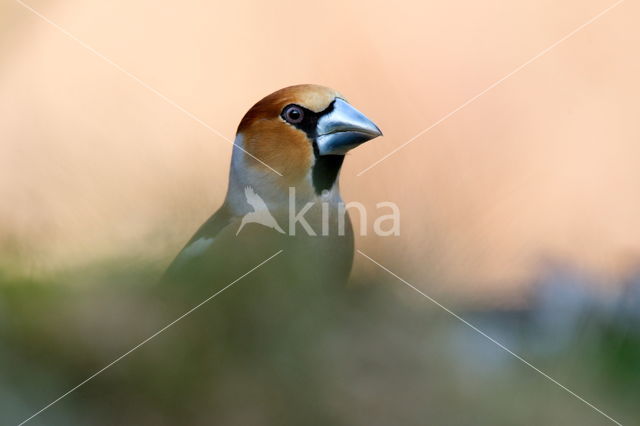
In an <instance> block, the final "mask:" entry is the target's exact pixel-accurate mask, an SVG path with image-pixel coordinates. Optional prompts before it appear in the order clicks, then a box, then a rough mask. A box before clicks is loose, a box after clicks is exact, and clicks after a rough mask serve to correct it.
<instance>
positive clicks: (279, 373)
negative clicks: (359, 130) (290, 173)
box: [0, 261, 640, 425]
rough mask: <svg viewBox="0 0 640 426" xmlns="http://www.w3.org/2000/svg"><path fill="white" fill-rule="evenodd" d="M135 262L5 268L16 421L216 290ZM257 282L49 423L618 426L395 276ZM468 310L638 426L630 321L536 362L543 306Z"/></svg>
mask: <svg viewBox="0 0 640 426" xmlns="http://www.w3.org/2000/svg"><path fill="white" fill-rule="evenodd" d="M134 265H135V262H132V261H120V262H109V263H108V264H103V265H98V266H96V267H94V268H86V269H83V270H81V271H73V272H70V273H67V274H63V275H60V276H58V277H53V278H51V279H50V280H33V279H28V278H25V277H24V276H20V275H15V274H14V275H8V274H4V275H1V276H0V423H1V424H17V423H19V422H20V421H21V420H24V419H25V418H27V417H28V416H30V415H31V414H33V413H34V412H35V411H37V410H38V409H40V408H42V407H43V406H44V405H46V404H47V403H49V402H51V401H52V400H54V399H55V398H57V397H58V396H60V395H61V394H63V393H64V392H66V391H67V390H69V389H71V388H72V387H73V386H75V385H77V384H78V383H80V382H82V381H83V380H84V379H85V378H87V377H88V376H90V375H91V374H93V373H94V372H96V371H98V370H99V369H101V368H103V367H104V366H105V365H107V364H108V363H110V362H111V361H113V360H114V359H116V358H117V357H119V356H120V355H121V354H123V353H125V352H127V351H128V350H129V349H130V348H132V347H134V346H135V345H137V344H138V343H139V342H141V341H143V340H144V339H145V338H147V337H148V336H150V335H152V334H153V333H155V332H156V331H157V330H159V329H160V328H162V327H163V326H164V325H166V324H168V323H170V322H171V321H172V320H174V319H175V318H176V317H178V315H180V314H181V313H183V312H185V311H186V310H187V309H189V308H190V307H191V306H193V305H194V304H195V303H197V302H199V301H200V300H202V299H204V298H205V297H207V296H208V295H210V294H213V293H214V292H215V290H216V289H214V288H212V289H207V288H200V289H188V290H187V288H185V291H184V292H183V291H181V290H180V289H170V290H169V291H167V289H162V287H158V286H157V285H156V282H157V280H158V277H159V275H160V273H159V272H160V271H158V270H157V269H156V268H154V267H153V266H147V267H135V266H134ZM247 283H248V284H251V285H255V283H254V282H251V281H250V280H247V282H243V281H242V280H241V281H239V282H238V283H237V284H236V285H234V286H233V287H231V288H229V289H228V291H226V292H224V293H222V294H220V295H219V296H218V297H216V298H215V299H212V300H211V301H210V302H208V303H207V304H205V305H203V306H202V307H201V308H200V309H198V310H197V311H195V312H193V314H191V315H189V316H187V317H185V318H184V319H183V320H181V321H180V322H178V323H176V324H175V325H174V326H172V327H170V328H169V329H167V330H166V331H165V332H164V333H162V334H160V335H158V336H157V337H155V338H154V339H152V340H151V341H149V342H148V343H147V344H145V345H143V346H142V347H140V348H139V349H138V350H136V351H134V352H133V353H131V354H130V355H129V356H127V357H125V358H124V359H122V360H121V361H120V362H118V363H117V364H115V365H113V366H112V367H111V368H109V369H107V370H106V371H104V372H103V373H102V374H100V375H98V376H97V377H96V378H94V379H93V380H91V381H89V382H88V383H86V384H85V385H83V386H82V387H80V388H78V389H77V390H76V391H75V392H73V393H71V394H70V395H69V396H67V397H66V398H64V399H62V400H61V401H60V402H58V403H57V404H55V405H54V406H52V407H51V408H50V409H48V410H47V411H45V412H43V413H42V414H41V415H39V416H38V417H36V418H34V419H33V420H32V421H31V424H34V425H36V424H42V425H75V424H78V425H80V424H92V425H114V424H135V425H175V424H184V425H210V424H216V425H300V424H312V425H313V424H317V425H389V424H400V425H426V424H460V425H463V424H469V425H471V424H473V425H484V424H486V425H514V424H542V423H548V424H584V425H596V424H598V425H599V424H606V423H607V421H606V419H605V418H604V417H602V416H601V415H600V414H598V413H597V412H595V411H594V410H592V409H591V408H589V407H588V406H586V405H585V404H583V403H582V402H580V401H578V400H577V399H576V398H574V397H572V396H571V395H569V394H568V393H566V392H565V391H564V390H562V389H560V388H559V387H558V386H556V385H555V384H553V383H551V382H549V381H548V380H547V379H545V378H543V377H542V376H540V375H539V374H537V373H536V372H534V371H533V370H531V369H530V368H529V367H527V366H525V365H523V364H522V363H521V362H519V361H517V360H516V359H514V358H513V357H511V356H509V355H508V354H505V352H504V351H502V350H501V349H500V348H498V347H496V346H495V345H494V344H493V343H491V342H489V341H487V340H486V339H485V338H483V337H482V336H479V335H478V334H477V333H476V332H474V331H473V330H471V329H469V328H468V327H466V326H465V325H463V324H461V323H460V322H459V321H457V320H456V319H455V318H452V317H451V316H450V315H449V314H447V313H446V312H444V311H442V310H440V309H439V308H437V307H436V306H434V305H433V304H431V303H429V302H428V301H427V300H426V299H424V298H422V297H421V296H420V295H418V294H417V293H415V292H413V291H411V290H410V289H408V288H406V287H402V285H401V284H400V286H401V287H399V283H398V282H395V281H389V280H387V279H386V277H385V278H384V279H381V277H378V278H372V277H369V278H365V277H361V278H359V279H356V280H355V282H354V283H353V284H352V285H350V286H349V287H348V288H345V289H342V290H340V291H337V292H331V293H328V294H325V296H322V295H319V294H314V296H313V297H312V298H309V293H307V292H305V291H298V290H294V289H291V291H288V292H287V291H283V290H286V289H279V290H278V291H271V289H270V288H269V287H267V286H265V287H262V288H257V287H251V288H250V287H249V286H244V287H243V284H247ZM421 287H422V288H425V289H426V287H424V286H422V285H421ZM442 302H443V303H444V304H445V305H449V304H450V303H446V300H445V301H442ZM459 309H460V313H461V314H462V315H463V316H465V317H467V318H469V319H470V320H471V321H472V322H475V323H478V324H479V325H480V326H481V328H483V329H485V330H487V332H488V333H489V334H491V335H494V336H495V337H496V338H497V339H498V340H501V341H504V342H505V344H507V346H510V347H512V348H515V349H517V350H516V352H524V353H521V355H523V356H524V357H525V358H527V359H528V360H529V361H531V362H532V363H533V364H535V365H536V366H537V367H539V368H540V369H542V370H543V371H545V372H546V373H548V374H550V375H551V376H553V377H554V378H556V379H557V380H558V381H559V382H561V383H563V384H565V385H567V386H568V387H569V388H571V389H572V390H574V391H575V392H577V393H578V394H580V395H581V396H583V397H584V398H585V399H587V400H589V401H590V402H592V403H594V404H595V405H596V406H598V407H599V408H601V409H602V410H603V411H605V412H607V413H608V414H610V415H611V416H612V417H614V418H616V419H617V420H619V421H621V422H622V423H624V424H634V422H636V424H637V421H638V419H639V418H640V417H639V416H638V414H639V411H638V408H637V401H638V400H639V398H640V371H639V368H640V338H639V335H638V333H636V332H630V330H629V329H628V328H627V327H625V326H624V323H622V325H621V324H620V322H619V321H612V320H611V319H610V318H606V317H603V318H595V319H592V320H591V321H589V323H588V324H587V325H586V326H585V327H582V328H580V329H579V330H580V331H579V333H577V334H576V335H574V336H573V338H572V339H571V341H570V342H569V344H568V345H566V346H563V347H562V348H561V349H560V350H554V351H551V352H544V351H543V352H536V351H533V350H530V349H531V348H533V347H534V346H535V345H533V343H532V342H534V341H535V340H536V339H539V332H538V331H536V329H535V327H533V326H531V320H530V318H529V316H530V315H529V314H528V313H527V312H519V313H515V314H513V313H510V314H509V315H505V314H504V312H503V313H501V312H498V311H478V310H473V309H470V307H467V308H466V309H464V308H463V307H460V308H459ZM506 330H507V331H508V330H510V331H508V333H507V331H506ZM509 333H510V334H509ZM509 336H511V337H509ZM503 338H504V339H503ZM518 342H520V343H518ZM512 345H513V346H512Z"/></svg>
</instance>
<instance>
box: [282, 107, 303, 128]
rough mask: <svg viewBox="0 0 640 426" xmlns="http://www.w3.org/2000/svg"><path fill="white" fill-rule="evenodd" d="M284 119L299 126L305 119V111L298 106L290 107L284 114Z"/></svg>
mask: <svg viewBox="0 0 640 426" xmlns="http://www.w3.org/2000/svg"><path fill="white" fill-rule="evenodd" d="M282 117H283V118H284V119H285V120H287V121H288V122H289V123H291V124H298V123H300V122H301V121H302V119H303V118H304V111H303V110H302V108H300V107H299V106H298V105H288V106H287V107H286V108H285V109H284V111H283V112H282Z"/></svg>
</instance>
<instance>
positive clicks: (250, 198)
mask: <svg viewBox="0 0 640 426" xmlns="http://www.w3.org/2000/svg"><path fill="white" fill-rule="evenodd" d="M244 195H245V196H246V197H247V203H249V204H250V205H251V207H253V210H255V211H257V212H258V211H260V210H269V209H268V208H267V205H266V204H265V203H264V201H263V200H262V198H260V196H259V195H258V194H256V193H255V191H254V190H253V188H252V187H250V186H247V187H245V188H244Z"/></svg>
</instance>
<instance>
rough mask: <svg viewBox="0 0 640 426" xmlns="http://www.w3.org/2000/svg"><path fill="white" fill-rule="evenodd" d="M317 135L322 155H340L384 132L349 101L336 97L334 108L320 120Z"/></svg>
mask: <svg viewBox="0 0 640 426" xmlns="http://www.w3.org/2000/svg"><path fill="white" fill-rule="evenodd" d="M317 135H318V136H317V139H316V141H317V144H318V151H319V152H320V155H338V154H346V152H347V151H349V150H350V149H352V148H355V147H356V146H358V145H360V144H361V143H363V142H366V141H368V140H371V139H373V138H377V137H378V136H381V135H382V132H381V131H380V129H378V126H376V125H375V124H374V123H373V122H372V121H371V120H369V119H368V118H367V117H365V115H364V114H362V113H361V112H360V111H358V110H357V109H355V108H354V107H352V106H351V105H350V104H349V103H348V102H347V101H345V100H343V99H340V98H336V100H335V101H334V104H333V109H332V110H331V111H330V112H328V113H326V114H325V115H323V116H322V117H320V119H319V120H318V125H317Z"/></svg>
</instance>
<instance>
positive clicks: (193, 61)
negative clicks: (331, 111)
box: [0, 0, 640, 299]
mask: <svg viewBox="0 0 640 426" xmlns="http://www.w3.org/2000/svg"><path fill="white" fill-rule="evenodd" d="M28 4H29V5H30V6H32V7H34V8H35V9H36V10H37V11H39V12H40V13H41V14H43V15H44V16H46V17H47V18H49V19H51V20H52V21H53V22H55V23H56V24H58V25H59V26H60V27H62V28H63V29H64V30H66V31H68V32H69V33H70V34H72V35H73V36H75V37H77V39H78V40H80V41H81V42H82V43H86V45H88V46H91V47H92V48H93V49H95V50H96V51H97V52H99V53H100V54H102V55H105V56H106V57H107V58H109V59H110V60H112V61H113V62H114V63H115V64H117V66H120V67H121V68H122V69H123V70H126V71H127V72H129V73H131V75H133V76H135V77H136V78H139V79H140V80H141V81H143V82H144V83H146V84H148V85H149V86H151V87H153V88H154V89H156V90H157V91H158V92H160V93H161V94H162V95H164V96H166V97H167V98H169V99H171V100H172V101H175V102H176V103H177V104H178V105H180V106H181V107H183V108H184V109H186V110H187V111H189V112H190V113H192V114H194V115H195V116H197V117H198V118H200V119H201V120H203V121H204V122H206V123H207V124H208V125H209V126H211V127H213V128H215V129H217V130H219V131H220V132H221V133H222V134H223V135H225V136H226V137H227V138H230V139H232V138H233V135H234V132H235V128H236V126H237V124H238V121H239V120H240V118H241V117H242V115H243V114H244V112H245V111H246V110H247V109H248V108H249V107H250V106H251V105H253V103H255V102H256V101H257V100H258V99H260V98H261V97H262V96H264V95H266V94H268V93H270V92H272V91H274V90H276V89H279V88H281V87H284V86H288V85H291V84H297V83H318V84H324V85H327V86H330V87H333V88H335V89H337V90H339V91H340V92H342V93H343V94H345V95H346V97H347V98H348V99H349V100H350V101H351V102H352V103H353V104H354V105H355V106H356V107H357V108H358V109H360V110H361V111H363V112H364V113H365V114H367V115H368V116H369V117H370V118H371V119H372V120H374V121H375V122H376V123H377V124H378V125H379V126H380V128H381V129H382V130H383V131H384V133H385V137H384V138H381V139H376V140H375V141H373V142H371V143H369V144H366V145H365V146H363V147H360V148H358V149H357V150H355V151H354V152H352V153H351V154H350V155H349V158H348V160H347V161H346V164H345V167H344V169H343V172H342V178H341V179H342V180H341V185H342V188H343V189H342V192H343V195H344V198H345V200H347V201H350V200H357V201H361V202H363V203H365V204H366V205H368V206H370V208H371V211H372V212H374V211H375V203H376V202H380V201H393V202H396V203H397V204H398V205H399V207H400V208H401V211H402V225H401V236H400V237H386V238H380V237H375V236H368V237H363V238H359V240H358V241H357V244H358V247H360V248H361V249H362V250H363V251H365V252H366V253H368V254H369V255H371V256H372V257H374V258H377V259H378V260H383V261H384V263H385V265H386V266H387V267H389V268H390V269H392V270H394V271H397V272H398V273H399V274H400V275H401V276H403V277H404V278H406V279H407V280H409V281H411V282H413V283H416V284H420V283H421V282H423V281H425V280H429V282H430V283H432V284H433V285H437V286H439V287H440V288H441V289H442V290H443V291H444V290H446V291H453V292H455V293H457V294H459V295H464V296H467V297H472V298H476V299H482V298H485V297H500V298H505V299H506V298H510V297H513V296H518V295H520V294H521V293H522V292H523V290H524V287H525V283H526V282H527V281H528V278H529V277H530V276H531V274H533V273H534V272H535V270H536V268H537V266H538V265H539V262H540V261H541V260H544V259H546V258H549V257H552V258H561V259H564V260H568V261H571V262H575V263H576V264H577V265H580V266H582V267H585V268H588V269H590V270H592V271H593V272H594V273H595V274H597V275H598V276H600V277H601V278H602V282H603V283H604V284H606V283H607V282H608V280H609V278H611V277H615V276H617V275H620V274H624V273H625V268H627V267H628V266H629V264H630V263H631V262H635V261H636V257H635V256H636V255H637V254H638V250H639V249H640V191H639V190H638V186H639V185H638V183H639V182H640V167H638V157H639V156H640V144H639V143H638V141H639V136H640V126H639V124H638V123H639V121H638V119H637V115H638V107H637V99H638V98H639V95H640V84H639V83H638V75H640V59H639V58H638V56H637V55H636V54H635V52H637V48H638V46H639V45H640V30H639V29H638V26H637V22H636V20H637V19H636V18H637V16H638V13H639V12H640V5H638V4H637V3H635V2H624V3H622V4H621V5H619V6H618V7H616V8H614V9H612V10H611V11H610V12H608V13H607V14H605V15H604V16H602V17H601V18H600V19H598V20H597V21H595V22H594V23H592V24H591V25H589V26H587V27H586V28H584V29H582V30H581V31H579V32H577V33H576V34H575V35H574V36H572V37H571V38H569V39H567V40H566V41H564V42H563V43H561V44H559V45H558V46H557V47H555V48H554V49H552V50H551V51H550V52H549V53H547V54H545V55H544V56H542V57H540V58H539V59H538V60H536V61H535V62H533V63H531V64H529V65H528V66H526V67H525V68H523V69H522V70H521V71H519V72H518V73H516V74H515V75H513V76H511V77H510V78H508V79H506V80H505V81H504V82H503V83H501V84H500V85H498V86H497V87H495V88H494V89H492V90H490V91H489V92H487V93H486V94H484V95H483V96H481V97H479V98H478V99H477V100H475V101H474V102H472V103H471V104H469V105H468V106H466V107H465V108H463V109H462V110H460V111H458V112H457V113H455V114H454V115H452V116H451V117H450V118H448V119H447V120H445V121H444V122H442V123H441V124H440V125H438V126H436V127H435V128H433V129H432V130H431V131H429V132H427V133H426V134H424V135H423V136H421V137H420V138H418V139H416V140H415V141H414V142H412V143H411V144H409V145H408V146H406V147H405V148H404V149H402V150H400V151H399V152H397V153H396V154H394V155H392V156H391V157H389V158H388V159H387V160H385V161H383V162H381V163H380V164H378V165H377V166H375V167H374V168H372V169H370V170H368V171H367V172H366V173H364V174H362V176H359V177H358V176H356V174H357V173H358V172H360V171H361V170H363V169H365V168H366V167H368V166H369V165H371V164H372V163H374V162H375V161H377V160H378V159H380V158H381V157H382V156H384V155H386V154H387V153H389V152H390V151H391V150H393V149H394V148H395V147H397V146H399V145H401V144H403V143H404V142H405V141H407V140H408V139H410V138H412V137H413V136H414V135H416V134H417V133H418V132H420V131H422V130H423V129H425V128H427V127H429V126H431V125H432V124H433V123H434V122H436V121H437V120H439V119H440V118H441V117H443V116H445V115H446V114H448V113H449V112H450V111H452V110H454V109H455V108H457V107H458V106H460V105H461V104H463V103H464V102H465V101H467V100H468V99H470V98H472V97H474V96H475V95H477V94H478V93H480V92H482V91H483V90H484V89H486V88H487V87H488V86H490V85H491V84H493V83H494V82H496V81H497V80H499V79H500V78H502V77H504V76H505V75H507V74H508V73H510V72H511V71H513V70H514V69H516V68H517V67H518V66H520V65H521V64H523V63H525V62H526V61H528V60H529V59H531V58H532V57H534V56H535V55H536V54H538V53H539V52H541V51H542V50H543V49H545V48H547V47H548V46H550V45H552V44H553V43H555V42H556V41H558V40H559V39H561V38H562V37H564V36H565V35H567V34H568V33H570V32H571V31H573V30H574V29H575V28H577V27H578V26H580V25H582V24H583V23H585V22H586V21H588V20H589V19H591V18H592V17H594V16H595V15H597V14H598V13H599V12H601V11H602V10H604V9H606V8H607V7H609V6H610V5H612V4H613V2H611V1H603V0H597V1H595V0H594V1H576V0H573V1H569V2H561V3H558V2H552V1H548V0H545V1H538V2H511V1H506V0H502V1H495V0H493V1H489V2H471V1H453V2H408V3H395V4H394V5H393V7H390V6H389V5H388V3H387V2H381V1H367V2H364V1H353V2H348V3H343V2H335V1H334V2H318V3H317V4H312V3H311V2H293V1H290V2H268V3H266V2H257V1H254V2H223V3H219V4H213V3H211V2H204V1H200V2H187V3H181V4H180V5H178V4H176V3H173V2H172V3H166V4H164V5H163V4H159V3H158V2H151V1H138V2H135V3H132V2H124V1H114V2H80V1H73V0H72V1H66V2H59V1H35V0H34V1H33V2H28ZM0 22H1V23H2V25H0V36H1V37H0V39H1V40H2V44H1V45H0V64H1V65H0V200H1V202H0V251H1V252H2V253H4V254H3V255H2V256H1V257H2V258H3V259H4V260H3V262H4V263H11V264H12V265H19V267H20V268H24V269H28V270H32V271H35V272H36V273H41V272H47V271H55V270H60V269H65V268H70V267H75V266H78V265H83V264H88V263H91V262H96V261H99V260H100V259H105V258H109V257H118V256H124V255H133V256H135V257H136V258H139V259H146V260H148V259H165V260H169V259H170V257H171V256H172V255H174V254H175V253H176V252H177V251H178V250H179V249H180V248H181V246H182V244H183V243H184V241H185V240H186V239H187V238H188V237H189V236H190V235H191V233H192V232H193V231H194V230H195V229H196V228H197V226H199V225H200V223H202V222H203V221H204V220H205V219H206V218H207V217H208V216H209V215H210V214H211V213H212V212H213V211H215V209H216V208H217V206H218V205H219V204H220V203H221V201H222V199H223V197H224V193H225V190H226V184H227V173H228V164H229V158H230V153H231V145H230V143H229V142H228V141H225V140H224V139H222V138H221V137H219V136H218V135H216V134H214V133H212V132H211V131H209V130H208V129H206V128H205V127H203V126H202V125H201V124H199V123H198V122H196V121H194V120H193V119H192V118H190V117H189V116H187V115H186V114H185V113H183V112H182V111H180V110H179V109H177V108H176V107H175V106H173V105H171V104H169V103H167V102H166V101H165V100H163V99H162V98H161V97H159V96H158V95H157V94H155V93H153V92H152V91H150V90H148V89H147V88H145V87H143V86H142V85H141V84H139V83H138V82H136V81H135V80H134V79H132V78H131V76H128V75H126V74H125V73H124V72H122V71H121V70H119V69H117V66H114V65H113V64H109V63H108V62H107V61H105V60H104V59H102V58H99V57H98V56H96V55H95V54H93V53H92V52H90V51H89V50H87V49H86V48H85V47H83V46H82V45H81V44H79V43H78V42H77V41H74V40H72V39H71V38H70V37H69V36H67V35H65V34H64V33H63V32H61V31H60V30H59V29H56V28H55V27H54V26H52V25H51V24H49V23H47V22H45V20H43V19H41V18H40V17H38V16H36V15H35V14H34V13H33V12H31V11H29V10H27V9H26V8H25V7H23V6H22V5H21V4H20V3H18V2H14V1H7V2H3V3H2V4H1V5H0ZM369 226H370V227H371V223H370V224H369ZM369 268H375V266H372V265H370V264H368V263H367V261H366V260H364V259H362V258H358V259H357V263H356V271H358V272H361V273H362V272H366V271H367V270H368V269H369ZM370 271H371V272H373V271H374V269H371V270H370ZM376 273H382V272H381V271H376Z"/></svg>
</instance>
